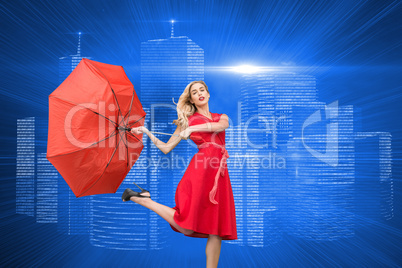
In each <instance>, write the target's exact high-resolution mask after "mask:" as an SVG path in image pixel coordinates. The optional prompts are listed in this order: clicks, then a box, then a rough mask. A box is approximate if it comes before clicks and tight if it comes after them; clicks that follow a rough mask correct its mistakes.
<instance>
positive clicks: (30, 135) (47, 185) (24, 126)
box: [16, 117, 60, 223]
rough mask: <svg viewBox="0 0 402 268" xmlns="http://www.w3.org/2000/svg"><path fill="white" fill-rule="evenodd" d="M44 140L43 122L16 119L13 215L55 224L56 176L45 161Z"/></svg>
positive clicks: (29, 118) (31, 118) (56, 173)
mask: <svg viewBox="0 0 402 268" xmlns="http://www.w3.org/2000/svg"><path fill="white" fill-rule="evenodd" d="M46 139H47V120H46V119H44V118H36V117H27V118H22V119H18V120H17V174H16V209H17V211H16V212H17V214H25V215H28V216H33V217H35V220H36V222H37V223H57V222H58V213H57V208H58V189H57V186H58V179H59V177H60V175H59V174H58V172H57V170H56V169H55V168H54V167H53V166H52V165H51V164H50V163H49V161H48V160H47V159H46Z"/></svg>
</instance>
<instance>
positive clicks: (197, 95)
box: [190, 83, 209, 107]
mask: <svg viewBox="0 0 402 268" xmlns="http://www.w3.org/2000/svg"><path fill="white" fill-rule="evenodd" d="M190 96H191V102H192V103H194V104H195V105H196V106H197V107H198V106H203V105H205V104H207V103H208V100H209V93H208V91H207V89H206V88H205V86H204V85H203V84H201V83H195V84H193V85H192V86H191V88H190Z"/></svg>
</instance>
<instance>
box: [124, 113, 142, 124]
mask: <svg viewBox="0 0 402 268" xmlns="http://www.w3.org/2000/svg"><path fill="white" fill-rule="evenodd" d="M144 117H145V115H144V116H143V117H141V118H140V119H138V120H137V121H135V122H132V123H130V124H128V125H127V126H130V125H133V124H135V123H137V122H138V121H140V120H141V119H143V118H144Z"/></svg>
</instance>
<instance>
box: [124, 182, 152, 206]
mask: <svg viewBox="0 0 402 268" xmlns="http://www.w3.org/2000/svg"><path fill="white" fill-rule="evenodd" d="M134 184H135V185H136V186H137V187H138V188H140V190H141V193H139V192H134V191H133V190H131V189H130V188H127V189H126V190H125V191H124V193H123V195H122V196H121V199H123V201H129V200H130V198H131V197H132V196H136V197H148V198H151V196H146V195H141V194H143V193H149V191H147V190H145V189H142V188H141V187H140V186H138V185H137V184H136V183H135V182H134Z"/></svg>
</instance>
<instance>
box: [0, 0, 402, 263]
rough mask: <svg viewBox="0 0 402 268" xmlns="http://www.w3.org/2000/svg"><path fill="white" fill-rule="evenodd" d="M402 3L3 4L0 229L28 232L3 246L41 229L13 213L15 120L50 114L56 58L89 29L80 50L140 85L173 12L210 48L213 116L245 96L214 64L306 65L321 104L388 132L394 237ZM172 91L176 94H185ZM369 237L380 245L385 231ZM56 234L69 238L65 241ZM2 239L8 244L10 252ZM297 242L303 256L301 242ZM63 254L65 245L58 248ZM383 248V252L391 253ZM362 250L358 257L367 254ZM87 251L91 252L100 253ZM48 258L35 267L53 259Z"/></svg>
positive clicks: (401, 222) (15, 0)
mask: <svg viewBox="0 0 402 268" xmlns="http://www.w3.org/2000/svg"><path fill="white" fill-rule="evenodd" d="M401 7H402V5H401V2H400V1H386V0H385V1H378V0H377V1H373V0H371V1H245V0H244V1H227V0H222V1H201V0H197V1H190V0H186V1H176V0H172V1H165V0H163V1H162V0H161V1H153V0H151V1H148V0H147V1H145V0H141V1H127V0H125V1H105V0H97V1H22V0H12V1H11V0H6V1H1V2H0V14H1V16H0V27H1V51H2V53H1V54H2V55H1V58H0V61H1V64H0V79H1V82H2V83H1V86H0V96H1V100H2V105H1V107H0V116H1V118H3V120H2V127H1V130H2V134H1V143H2V146H1V148H0V157H1V159H2V162H1V172H0V173H1V183H2V184H1V185H2V187H1V189H0V191H1V208H2V214H1V218H2V227H1V233H2V234H4V233H7V232H8V230H10V228H11V226H15V227H14V230H15V232H16V233H21V234H22V236H20V237H18V236H13V235H8V236H7V237H6V241H7V243H9V244H11V245H12V246H10V247H9V248H7V247H6V249H8V250H10V252H11V251H16V252H20V251H18V250H21V248H20V247H19V246H18V244H19V242H23V241H24V239H23V238H24V237H23V235H24V234H25V235H29V236H28V238H29V239H31V240H32V239H34V238H35V235H33V234H35V233H36V232H37V233H40V232H42V231H43V230H42V228H44V227H38V226H36V227H35V226H33V225H30V226H28V229H29V230H31V233H30V234H26V233H24V231H23V230H24V228H26V227H27V226H25V225H24V223H21V222H20V218H15V217H14V214H15V202H14V195H15V161H16V159H15V154H16V152H15V149H16V119H17V118H21V117H26V116H45V117H46V116H47V103H48V95H49V94H50V93H51V92H52V91H53V90H54V89H55V88H56V87H57V86H58V58H59V57H62V56H66V55H70V54H75V52H76V51H75V49H76V45H77V33H78V32H79V31H81V32H82V33H83V36H82V55H83V56H89V57H92V58H93V59H94V60H97V61H101V62H105V63H110V64H116V65H122V66H123V67H124V68H125V70H126V72H127V74H128V76H129V78H130V80H131V81H132V82H133V84H134V86H135V88H140V86H141V85H140V44H141V42H143V41H147V40H150V39H159V38H168V37H169V36H170V22H169V21H170V20H172V19H174V20H175V21H176V23H175V36H183V35H185V36H188V37H189V38H190V39H192V40H193V41H194V42H196V43H197V44H198V45H199V46H200V47H201V48H203V49H204V51H205V66H206V73H205V80H206V82H207V83H208V85H209V87H210V89H211V91H212V96H211V103H210V110H211V111H212V112H220V113H221V112H224V110H225V111H227V113H228V115H229V116H230V117H231V118H233V120H234V122H235V123H236V115H237V114H236V112H237V103H236V102H235V101H232V100H230V99H227V98H224V96H227V95H228V94H233V96H236V94H238V90H239V89H240V87H239V85H238V84H237V76H236V74H233V73H226V72H224V73H222V72H220V71H217V70H216V69H215V68H212V67H224V66H234V65H240V64H255V65H260V66H282V67H284V66H293V67H295V66H296V67H300V66H307V67H309V70H310V73H311V74H313V75H315V76H316V78H317V88H318V91H319V98H320V101H324V102H326V103H329V102H331V101H334V100H339V102H340V105H346V104H352V105H354V106H356V107H360V108H361V109H362V115H363V117H362V120H363V122H362V123H363V130H364V131H388V132H391V133H392V135H393V141H392V143H393V148H392V149H393V159H394V162H393V177H394V179H395V184H394V187H395V188H394V189H395V217H394V219H392V220H391V221H390V222H389V223H388V224H389V226H390V228H391V229H392V228H393V229H392V230H394V231H395V233H394V235H395V234H396V237H398V236H400V235H401V229H402V218H401V216H402V213H401V193H402V187H401V186H402V184H401V177H402V170H401V167H402V165H401V160H400V159H401V157H402V155H401V152H402V139H401V138H402V131H401V130H402V127H401V123H400V122H401V120H400V115H401V114H402V105H401V101H402V86H401V85H402V76H401V73H402V72H401V71H402V64H401V58H402V57H401V55H402V46H401V41H402V40H401V39H402V38H401V32H402V31H401V30H402V18H401V16H400V14H401V11H402V8H401ZM175 97H176V100H177V98H178V97H179V96H175ZM35 228H38V230H37V229H35ZM51 228H53V227H50V229H51ZM39 229H41V230H39ZM53 231H54V230H53ZM14 234H15V233H14ZM370 238H372V239H374V240H375V239H378V240H377V241H381V237H376V238H375V237H370ZM50 241H51V238H48V239H45V240H43V241H42V244H41V246H39V247H38V248H39V250H42V251H40V252H42V253H43V252H45V251H46V250H48V249H49V248H50V244H49V243H50ZM56 241H58V242H61V241H62V240H61V238H57V239H56ZM399 241H400V240H399ZM381 242H382V241H381ZM85 243H86V242H83V241H81V240H79V239H78V238H77V239H76V238H71V240H69V241H67V242H66V245H75V246H77V245H79V247H83V248H85V246H86V244H85ZM195 243H200V242H199V241H198V242H195ZM300 243H301V242H300ZM377 244H378V245H379V246H381V245H382V243H377ZM198 246H199V244H196V246H195V247H198ZM3 247H4V246H2V252H5V251H3ZM79 247H77V248H79ZM387 247H388V248H389V250H388V251H389V253H388V254H389V255H388V257H389V258H391V259H397V257H395V256H397V252H400V249H401V244H400V242H397V243H396V244H391V245H390V244H387V245H385V246H384V247H383V248H384V249H385V248H387ZM200 248H201V247H200ZM293 249H294V250H295V251H294V252H293V253H294V256H296V255H297V252H296V249H295V248H293ZM62 250H63V248H62V247H61V248H59V252H61V251H62ZM202 250H203V249H201V251H200V252H202ZM225 250H226V249H225ZM355 250H356V249H355ZM376 250H378V251H379V252H381V250H382V249H381V248H376ZM73 251H74V252H73V253H74V254H77V253H79V252H76V251H77V250H73ZM251 251H253V250H251ZM329 251H330V250H328V252H329ZM363 251H364V250H362V252H361V255H359V256H361V257H362V260H363V259H364V254H365V253H364V252H363ZM82 252H83V251H81V253H80V254H81V255H78V257H77V255H74V257H73V258H70V257H69V256H70V255H68V254H69V253H65V255H60V254H59V253H57V252H53V253H51V256H52V257H51V258H53V260H57V259H62V260H63V261H64V262H65V263H67V264H68V265H73V264H76V263H78V262H79V261H80V259H81V260H82V259H85V256H84V254H82ZM86 252H87V253H88V255H90V256H91V257H92V258H96V257H95V256H97V254H99V255H102V253H103V252H101V251H96V252H89V251H86ZM356 252H359V251H358V250H357V251H356ZM73 253H71V254H73ZM109 253H110V252H109ZM109 253H108V254H109ZM277 253H278V252H277ZM43 254H44V253H43ZM52 254H53V255H52ZM91 254H92V255H91ZM252 254H257V256H260V257H261V256H265V255H264V254H265V253H261V252H257V253H256V252H255V251H253V253H250V252H249V253H247V254H246V253H245V254H244V255H241V256H242V258H243V260H246V261H247V260H249V258H250V256H254V255H252ZM260 254H261V255H260ZM269 254H271V253H269ZM328 254H329V256H327V257H328V258H327V259H325V258H324V257H323V258H324V261H322V262H320V261H316V262H314V261H311V260H312V259H314V257H311V258H308V257H305V255H304V256H303V257H302V260H305V262H303V263H304V264H309V262H310V261H311V262H310V264H318V263H319V264H330V263H331V262H330V261H328V260H329V259H331V258H337V256H338V255H336V254H335V253H334V254H335V255H331V253H328ZM2 255H3V254H2ZM43 256H44V255H43ZM124 256H125V257H127V255H124ZM124 256H123V255H122V257H123V258H124ZM271 256H272V255H271ZM310 256H314V253H311V255H310ZM3 257H4V256H2V258H3ZM43 258H44V257H43ZM127 258H128V257H127ZM226 258H227V257H226ZM303 258H306V259H303ZM286 259H287V257H286V255H280V254H279V255H277V259H276V260H274V261H276V264H277V265H281V264H285V263H286ZM379 259H380V257H379ZM293 260H295V259H293ZM325 260H327V261H325ZM47 261H48V260H47V259H44V260H42V262H41V261H39V262H38V263H42V264H46V262H47ZM226 261H230V260H226ZM256 261H257V264H258V263H259V264H262V263H268V261H267V259H265V258H264V257H261V258H260V259H257V260H256ZM89 262H90V261H87V262H86V263H87V264H90V263H89ZM223 262H225V259H223ZM290 262H291V263H293V262H292V260H290ZM122 263H123V262H122ZM122 263H120V264H122ZM274 263H275V262H274ZM344 263H348V262H347V261H345V262H344ZM26 264H31V265H32V263H29V262H27V263H26ZM91 264H93V263H91ZM98 264H99V263H98ZM294 264H297V262H296V261H295V262H294ZM399 264H401V263H399Z"/></svg>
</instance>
